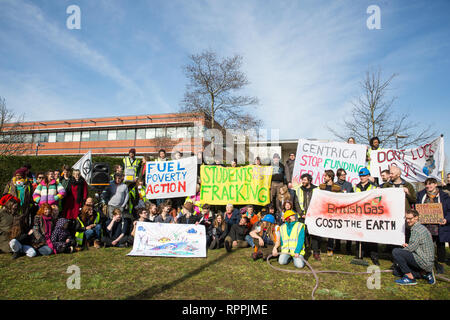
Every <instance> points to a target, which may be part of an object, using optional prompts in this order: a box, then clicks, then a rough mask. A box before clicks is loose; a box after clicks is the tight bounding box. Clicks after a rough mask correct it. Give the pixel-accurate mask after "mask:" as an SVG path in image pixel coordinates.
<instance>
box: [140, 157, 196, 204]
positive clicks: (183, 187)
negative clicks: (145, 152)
mask: <svg viewBox="0 0 450 320" xmlns="http://www.w3.org/2000/svg"><path fill="white" fill-rule="evenodd" d="M145 172H146V174H145V183H146V194H147V199H166V198H176V197H186V196H192V195H195V192H196V185H197V159H196V158H195V157H189V158H185V159H180V160H171V161H148V162H147V163H146V169H145Z"/></svg>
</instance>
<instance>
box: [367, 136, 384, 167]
mask: <svg viewBox="0 0 450 320" xmlns="http://www.w3.org/2000/svg"><path fill="white" fill-rule="evenodd" d="M369 145H370V147H369V148H368V150H367V156H366V160H367V168H368V169H369V170H370V162H371V161H372V158H371V153H372V151H373V150H381V148H380V139H378V137H372V138H370V141H369Z"/></svg>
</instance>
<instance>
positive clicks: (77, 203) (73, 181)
mask: <svg viewBox="0 0 450 320" xmlns="http://www.w3.org/2000/svg"><path fill="white" fill-rule="evenodd" d="M87 196H88V185H87V183H86V180H84V178H83V177H82V176H81V173H80V170H78V169H74V170H73V175H72V177H70V179H69V184H68V185H67V189H66V197H65V201H64V207H63V212H64V217H65V218H66V219H71V220H74V219H76V218H77V217H78V215H79V214H80V210H81V208H82V206H83V204H84V202H85V201H86V199H87Z"/></svg>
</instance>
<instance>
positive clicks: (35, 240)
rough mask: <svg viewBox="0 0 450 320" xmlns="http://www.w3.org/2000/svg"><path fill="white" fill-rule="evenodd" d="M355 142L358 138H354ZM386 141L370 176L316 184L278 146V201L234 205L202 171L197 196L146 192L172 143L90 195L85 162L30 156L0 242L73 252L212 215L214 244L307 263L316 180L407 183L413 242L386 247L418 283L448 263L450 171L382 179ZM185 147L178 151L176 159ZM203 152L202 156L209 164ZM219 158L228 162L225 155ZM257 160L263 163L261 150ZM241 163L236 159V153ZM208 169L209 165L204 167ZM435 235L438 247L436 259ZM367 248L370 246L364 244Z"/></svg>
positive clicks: (0, 217)
mask: <svg viewBox="0 0 450 320" xmlns="http://www.w3.org/2000/svg"><path fill="white" fill-rule="evenodd" d="M347 143H355V139H353V138H349V139H348V141H347ZM379 148H380V141H379V139H378V138H372V139H371V140H370V147H368V152H367V161H368V165H367V167H365V168H363V169H361V170H360V172H359V177H360V181H359V183H357V184H356V185H355V186H352V184H351V183H349V182H348V181H347V180H346V175H347V173H346V171H345V170H344V169H338V170H337V171H336V172H334V171H333V170H326V171H325V174H324V178H323V183H322V184H320V185H318V186H315V185H313V184H312V177H311V175H309V174H303V175H302V176H301V177H300V179H301V180H300V182H301V184H300V185H299V186H297V187H295V189H294V185H293V183H292V177H293V170H294V163H295V154H294V153H291V154H289V159H287V161H286V162H285V165H284V164H283V163H281V161H280V160H281V158H280V156H279V155H278V154H274V155H273V157H272V159H271V164H270V165H271V166H272V168H273V171H272V180H271V181H272V182H271V190H270V191H271V193H270V196H271V201H270V204H268V205H267V206H256V205H244V206H241V207H239V208H237V207H235V206H233V204H228V205H226V206H217V205H209V204H202V203H201V202H200V183H201V180H200V177H198V184H197V189H196V190H197V192H196V194H195V195H193V196H191V197H187V198H184V197H183V198H172V199H156V200H148V199H147V198H146V192H145V183H144V181H145V163H146V162H148V161H167V160H168V158H167V156H166V152H165V150H160V151H159V153H158V157H157V158H156V159H154V160H151V159H150V157H149V156H144V157H143V158H142V159H141V158H137V157H136V150H135V149H130V150H129V153H128V156H126V157H124V158H123V162H122V165H116V166H114V168H113V172H112V173H111V176H110V178H111V181H110V183H109V185H108V186H106V187H105V188H104V189H103V190H102V192H101V195H100V197H98V198H96V199H94V198H92V197H89V196H88V191H89V187H88V184H87V183H86V181H85V180H84V178H83V177H82V176H81V174H80V171H79V170H72V169H71V168H70V167H69V166H67V165H64V166H63V167H62V168H61V169H60V170H59V169H57V170H48V171H47V172H39V173H37V174H34V173H32V171H31V166H29V165H25V166H23V167H22V168H19V169H17V170H16V171H15V173H14V175H13V177H12V179H11V180H10V181H9V182H8V184H7V185H6V186H5V188H4V191H3V196H2V197H1V199H0V231H1V232H0V251H1V252H11V253H12V257H13V259H16V258H19V257H20V256H23V255H26V256H28V257H34V256H37V255H50V254H60V253H72V252H76V251H80V250H84V249H87V248H90V247H93V248H96V249H99V248H101V247H128V246H132V245H133V241H134V235H135V232H136V223H137V222H138V221H143V222H154V223H156V222H157V223H179V224H202V225H204V226H205V229H206V233H207V235H206V243H207V248H208V249H209V250H215V249H220V248H225V250H227V251H229V252H230V251H232V250H233V248H245V247H252V248H253V249H252V250H251V258H252V259H253V260H257V259H260V258H262V259H266V258H267V257H268V256H270V255H271V256H272V257H274V258H277V259H278V262H279V263H280V264H287V263H288V262H289V261H290V260H291V259H292V260H293V263H294V265H295V266H296V267H297V268H302V267H303V266H304V265H305V263H304V261H305V259H308V258H309V256H310V254H311V255H312V257H313V259H315V260H317V261H321V260H322V258H321V252H322V242H324V239H322V238H321V237H318V236H314V235H310V234H308V230H307V227H306V225H305V218H306V214H307V211H308V206H309V204H310V201H311V198H312V195H313V191H314V189H316V188H318V189H320V190H327V191H329V192H344V193H349V192H362V191H366V190H371V189H374V188H402V190H404V192H405V206H406V213H405V215H406V217H405V218H406V222H407V226H408V227H409V228H408V231H409V232H407V243H405V244H404V245H403V247H396V246H392V245H386V246H385V252H387V253H390V254H391V257H392V261H393V262H394V264H393V265H392V269H393V271H394V274H395V275H398V276H399V277H400V279H399V280H397V281H396V282H397V283H399V284H415V283H416V279H417V278H423V279H426V280H427V281H428V283H430V284H433V283H434V281H435V280H434V273H433V272H434V271H433V270H434V269H436V271H437V272H438V273H442V272H443V271H444V267H443V263H445V262H446V249H445V243H446V242H450V197H449V194H448V192H450V174H449V175H448V176H447V180H448V181H447V182H448V183H447V184H446V185H443V186H439V185H438V182H437V181H436V180H435V179H434V178H429V179H427V180H426V181H425V182H424V184H425V189H424V190H422V191H420V192H416V190H415V188H414V186H413V185H412V184H410V183H408V182H406V181H405V180H404V179H402V177H401V171H400V169H398V168H397V167H391V168H390V170H385V171H383V172H382V181H378V179H375V178H373V177H372V176H371V174H370V160H371V159H370V155H371V151H372V150H378V149H379ZM181 157H182V154H181V153H180V152H176V153H175V154H174V156H173V158H174V159H180V158H181ZM201 159H202V156H201V154H199V155H198V160H199V165H201V164H202V163H203V161H202V160H201ZM215 164H216V165H222V166H224V164H223V163H221V162H220V161H219V160H217V161H215ZM254 164H255V165H261V159H260V158H259V157H257V158H256V159H255V162H254ZM231 166H233V167H236V166H237V161H236V160H234V161H233V163H232V164H231ZM198 172H200V170H198ZM436 202H440V203H442V205H443V210H444V218H445V219H444V221H443V222H442V223H441V224H440V225H421V224H420V223H419V222H418V212H417V211H416V210H414V205H415V204H416V203H436ZM435 244H436V247H437V255H436V259H435V254H434V253H435ZM355 248H356V250H355V251H356V252H354V254H355V255H356V256H358V257H363V256H368V257H370V258H371V260H372V262H373V263H374V264H376V265H379V251H380V248H379V245H378V244H377V243H367V242H363V243H362V245H361V246H359V245H358V244H357V245H356V246H355ZM359 248H361V250H360V249H359ZM340 251H341V240H340V239H331V238H329V239H327V241H326V254H327V256H329V257H331V256H333V255H334V253H335V252H340ZM345 252H346V254H352V242H351V241H346V246H345Z"/></svg>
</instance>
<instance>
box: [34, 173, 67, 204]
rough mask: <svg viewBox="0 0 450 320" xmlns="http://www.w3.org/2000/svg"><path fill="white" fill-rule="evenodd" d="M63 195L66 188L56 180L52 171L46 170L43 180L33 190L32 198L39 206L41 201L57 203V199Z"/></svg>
mask: <svg viewBox="0 0 450 320" xmlns="http://www.w3.org/2000/svg"><path fill="white" fill-rule="evenodd" d="M65 195H66V190H64V187H63V186H62V185H61V184H60V183H57V182H56V180H55V178H54V175H53V171H48V172H47V173H46V174H45V178H44V180H42V181H41V183H40V184H39V185H38V186H37V187H36V190H34V193H33V200H34V201H35V202H36V203H37V204H38V205H39V207H40V206H42V204H43V203H48V204H49V205H52V204H55V203H56V204H58V202H59V200H61V199H62V198H64V196H65Z"/></svg>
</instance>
